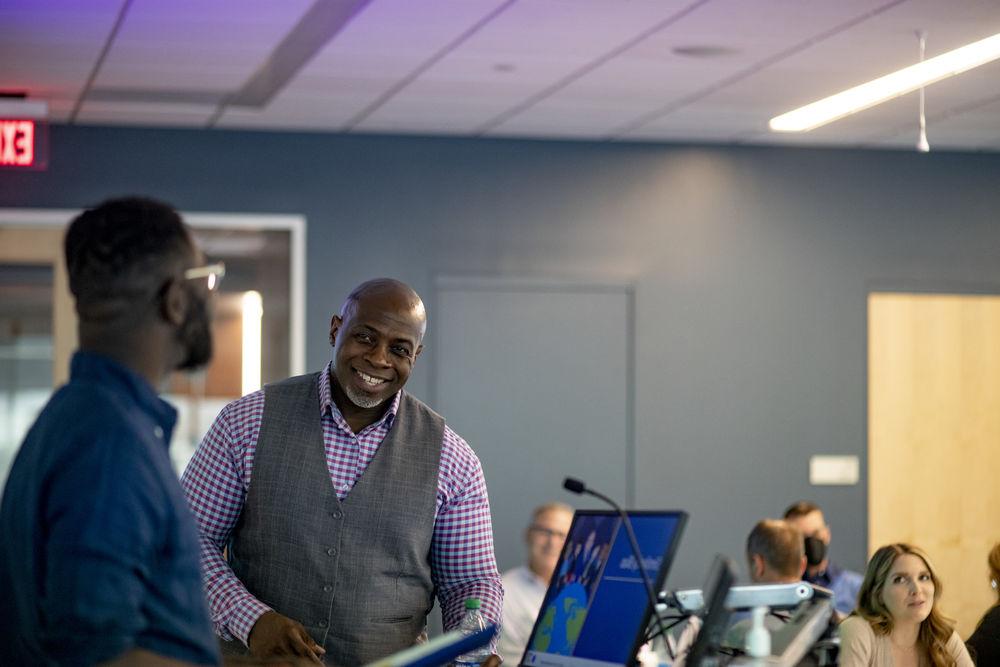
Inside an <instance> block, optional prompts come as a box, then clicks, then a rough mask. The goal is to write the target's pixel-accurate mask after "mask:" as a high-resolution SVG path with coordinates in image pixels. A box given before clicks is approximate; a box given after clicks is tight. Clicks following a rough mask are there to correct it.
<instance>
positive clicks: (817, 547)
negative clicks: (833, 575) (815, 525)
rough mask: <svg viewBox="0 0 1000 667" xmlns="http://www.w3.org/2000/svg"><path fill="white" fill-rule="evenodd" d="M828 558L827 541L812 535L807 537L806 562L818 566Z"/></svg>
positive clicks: (810, 565)
mask: <svg viewBox="0 0 1000 667" xmlns="http://www.w3.org/2000/svg"><path fill="white" fill-rule="evenodd" d="M824 558H826V542H824V541H823V540H821V539H819V538H818V537H814V536H812V535H810V536H808V537H807V538H806V563H808V564H809V567H816V566H817V565H819V564H820V563H822V562H823V559H824Z"/></svg>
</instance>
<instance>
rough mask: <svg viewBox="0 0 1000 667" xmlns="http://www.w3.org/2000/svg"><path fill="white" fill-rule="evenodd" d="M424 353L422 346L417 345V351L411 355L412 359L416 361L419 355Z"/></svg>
mask: <svg viewBox="0 0 1000 667" xmlns="http://www.w3.org/2000/svg"><path fill="white" fill-rule="evenodd" d="M423 351H424V346H423V345H417V351H416V352H414V353H413V359H414V360H416V358H417V357H419V356H420V353H421V352H423Z"/></svg>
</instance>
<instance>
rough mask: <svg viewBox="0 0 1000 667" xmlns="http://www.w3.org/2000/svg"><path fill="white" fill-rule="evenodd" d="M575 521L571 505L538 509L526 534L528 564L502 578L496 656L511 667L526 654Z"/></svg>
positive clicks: (506, 573) (546, 505)
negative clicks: (501, 605) (501, 618)
mask: <svg viewBox="0 0 1000 667" xmlns="http://www.w3.org/2000/svg"><path fill="white" fill-rule="evenodd" d="M572 521H573V508H572V507H570V506H569V505H565V504H563V503H546V504H545V505H541V506H539V507H536V508H535V511H534V512H533V513H532V517H531V524H530V525H529V526H528V529H527V530H526V531H525V534H524V541H525V544H526V545H527V547H528V563H527V565H521V566H519V567H515V568H514V569H513V570H508V571H507V572H505V573H504V575H503V588H504V597H503V627H502V632H501V635H500V642H499V643H498V644H497V652H498V653H499V654H500V655H501V656H502V657H503V659H504V661H505V662H507V663H508V664H517V661H518V660H520V659H521V655H522V654H523V653H524V647H525V645H526V644H527V643H528V638H529V637H530V636H531V629H532V628H533V627H534V625H535V617H536V616H538V611H539V609H541V606H542V601H543V599H544V598H545V591H546V590H547V589H548V587H549V580H550V579H551V578H552V573H553V571H554V570H555V567H556V562H557V561H558V560H559V553H560V552H561V551H562V547H563V543H564V542H565V541H566V534H567V533H568V532H569V525H570V523H572Z"/></svg>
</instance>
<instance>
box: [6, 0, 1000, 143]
mask: <svg viewBox="0 0 1000 667" xmlns="http://www.w3.org/2000/svg"><path fill="white" fill-rule="evenodd" d="M919 29H923V30H926V31H927V33H928V37H927V56H928V57H931V56H934V55H936V54H938V53H942V52H944V51H948V50H950V49H953V48H955V47H957V46H960V45H962V44H965V43H968V42H971V41H974V40H977V39H981V38H984V37H987V36H989V35H992V34H996V33H998V32H1000V0H0V90H3V91H25V92H27V94H28V96H29V98H32V99H42V100H46V101H48V103H49V107H50V120H52V121H53V122H60V123H77V124H112V125H147V126H148V125H152V126H183V127H201V128H213V127H218V128H259V129H265V128H266V129H285V130H293V129H294V130H299V129H308V130H319V131H330V132H358V133H413V134H434V135H442V134H443V135H458V136H486V137H534V138H565V139H590V140H593V139H597V140H611V141H650V140H651V141H669V142H677V141H680V142H698V143H701V142H718V143H748V144H800V145H836V146H856V147H881V148H884V147H895V148H912V147H913V146H914V144H915V142H916V126H917V95H916V93H913V94H910V95H907V96H904V97H902V98H899V99H897V100H895V101H893V102H890V103H887V104H884V105H882V106H879V107H875V108H873V109H870V110H868V111H864V112H862V113H859V114H856V115H854V116H852V117H849V118H846V119H843V120H840V121H837V122H835V123H832V124H830V125H828V126H826V127H823V128H820V129H817V130H814V131H812V132H809V133H805V134H774V133H771V132H769V131H768V129H767V121H768V119H770V118H771V117H772V116H775V115H777V114H779V113H781V112H784V111H788V110H790V109H792V108H794V107H797V106H800V105H802V104H805V103H807V102H810V101H813V100H815V99H817V98H819V97H823V96H826V95H829V94H832V93H835V92H838V91H839V90H842V89H844V88H846V87H849V86H852V85H855V84H858V83H861V82H863V81H866V80H869V79H871V78H874V77H876V76H879V75H881V74H885V73H887V72H889V71H892V70H894V69H897V68H899V67H902V66H905V65H908V64H912V63H913V62H915V61H916V60H917V57H918V46H917V38H916V35H915V31H916V30H919ZM692 47H695V49H694V50H696V51H697V50H699V49H701V50H707V51H709V52H714V53H709V55H707V56H706V55H702V56H697V55H696V56H692V55H682V54H678V53H677V52H676V49H685V48H687V49H690V48H692ZM926 95H927V118H928V134H929V138H930V143H931V147H932V150H934V149H937V150H940V149H951V150H985V151H997V150H1000V61H996V62H994V63H991V64H989V65H985V66H983V67H980V68H978V69H976V70H972V71H970V72H967V73H966V74H963V75H960V76H958V77H955V78H952V79H949V80H946V81H943V82H940V83H937V84H934V85H932V86H930V87H928V88H927V91H926Z"/></svg>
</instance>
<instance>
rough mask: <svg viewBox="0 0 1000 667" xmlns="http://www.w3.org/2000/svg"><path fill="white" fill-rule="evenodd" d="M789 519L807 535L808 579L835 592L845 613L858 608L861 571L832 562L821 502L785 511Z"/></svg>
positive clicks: (837, 606) (836, 606) (836, 602)
mask: <svg viewBox="0 0 1000 667" xmlns="http://www.w3.org/2000/svg"><path fill="white" fill-rule="evenodd" d="M785 521H787V522H788V523H790V524H792V525H793V526H795V527H796V528H798V529H799V530H800V531H802V534H803V535H805V550H806V563H807V565H806V572H805V574H804V575H803V576H802V579H803V580H804V581H807V582H809V583H810V584H816V585H817V586H822V587H823V588H829V589H830V590H831V591H833V607H834V609H836V610H837V613H839V614H841V616H846V615H847V614H850V613H851V612H852V611H853V610H854V606H855V605H856V604H857V602H858V591H859V590H860V589H861V579H862V577H861V574H859V573H858V572H852V571H851V570H843V569H841V568H839V567H837V566H836V565H834V564H833V563H832V562H831V561H830V557H829V549H830V527H829V526H828V525H826V520H825V519H824V518H823V510H821V509H820V508H819V505H816V504H815V503H811V502H809V501H807V500H801V501H799V502H797V503H795V504H794V505H792V506H790V507H789V508H788V509H787V510H785Z"/></svg>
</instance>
